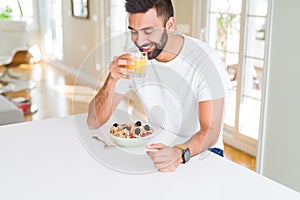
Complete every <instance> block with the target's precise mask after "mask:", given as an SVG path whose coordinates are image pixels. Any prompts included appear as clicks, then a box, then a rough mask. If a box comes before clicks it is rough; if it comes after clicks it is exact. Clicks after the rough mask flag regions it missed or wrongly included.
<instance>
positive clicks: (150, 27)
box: [128, 26, 154, 31]
mask: <svg viewBox="0 0 300 200" xmlns="http://www.w3.org/2000/svg"><path fill="white" fill-rule="evenodd" d="M153 28H154V27H153V26H148V27H145V28H141V29H140V30H141V31H145V30H149V29H153ZM128 29H129V30H134V31H137V29H135V28H132V27H130V26H128Z"/></svg>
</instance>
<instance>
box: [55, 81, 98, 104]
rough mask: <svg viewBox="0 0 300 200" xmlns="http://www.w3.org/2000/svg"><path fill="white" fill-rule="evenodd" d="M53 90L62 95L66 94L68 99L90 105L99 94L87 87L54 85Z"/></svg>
mask: <svg viewBox="0 0 300 200" xmlns="http://www.w3.org/2000/svg"><path fill="white" fill-rule="evenodd" d="M52 89H54V90H55V91H56V92H58V93H60V94H65V96H66V97H67V98H68V99H71V100H73V101H74V102H84V103H89V102H90V101H91V100H92V98H93V97H94V96H95V95H96V93H97V91H95V90H93V89H92V88H90V87H87V86H74V85H54V86H52Z"/></svg>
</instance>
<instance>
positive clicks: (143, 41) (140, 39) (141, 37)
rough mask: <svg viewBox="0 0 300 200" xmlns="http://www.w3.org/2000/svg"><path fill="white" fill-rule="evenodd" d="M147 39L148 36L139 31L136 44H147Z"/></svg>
mask: <svg viewBox="0 0 300 200" xmlns="http://www.w3.org/2000/svg"><path fill="white" fill-rule="evenodd" d="M146 40H147V37H146V36H145V34H144V33H143V32H139V33H138V35H137V38H136V44H137V45H138V46H140V47H141V46H143V45H144V44H146Z"/></svg>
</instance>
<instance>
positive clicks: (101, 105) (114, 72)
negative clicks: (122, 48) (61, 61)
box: [87, 54, 132, 129]
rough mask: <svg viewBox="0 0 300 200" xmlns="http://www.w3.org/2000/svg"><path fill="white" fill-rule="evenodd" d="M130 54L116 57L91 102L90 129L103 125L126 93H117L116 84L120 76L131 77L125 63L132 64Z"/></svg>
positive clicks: (89, 113) (88, 118)
mask: <svg viewBox="0 0 300 200" xmlns="http://www.w3.org/2000/svg"><path fill="white" fill-rule="evenodd" d="M129 58H130V55H128V54H124V55H122V56H119V57H116V58H115V59H114V60H113V61H112V62H111V65H110V73H109V75H108V77H107V79H106V81H105V83H104V85H103V87H102V88H101V89H100V91H99V92H98V94H97V95H96V96H95V97H94V98H93V99H92V101H91V102H90V104H89V110H88V117H87V124H88V126H89V128H90V129H96V128H99V127H100V126H102V125H103V124H104V123H105V122H107V120H108V119H109V118H110V116H111V114H112V112H113V111H114V109H115V108H116V106H117V105H118V103H119V102H120V101H121V100H122V98H123V97H124V95H121V94H118V93H115V92H114V90H115V86H116V84H117V82H118V81H119V79H120V78H126V79H129V78H130V76H129V75H128V74H129V72H130V70H129V69H126V68H125V65H132V61H129Z"/></svg>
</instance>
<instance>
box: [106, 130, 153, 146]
mask: <svg viewBox="0 0 300 200" xmlns="http://www.w3.org/2000/svg"><path fill="white" fill-rule="evenodd" d="M110 136H111V138H112V140H113V141H114V142H115V143H116V144H117V145H120V146H122V147H137V146H142V145H145V144H146V143H147V141H148V140H149V139H150V138H152V137H153V133H152V134H151V135H149V136H146V137H140V138H121V137H117V136H113V135H110Z"/></svg>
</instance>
